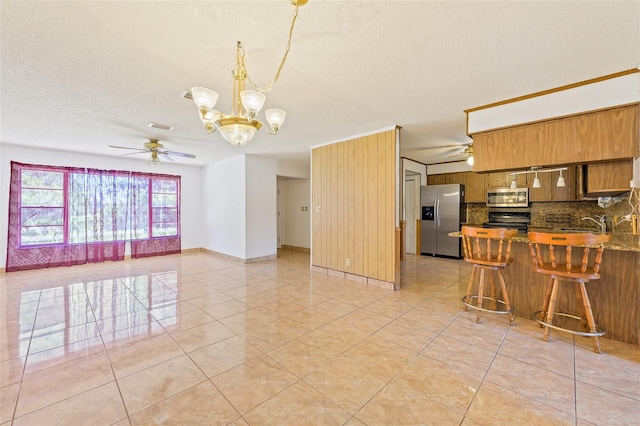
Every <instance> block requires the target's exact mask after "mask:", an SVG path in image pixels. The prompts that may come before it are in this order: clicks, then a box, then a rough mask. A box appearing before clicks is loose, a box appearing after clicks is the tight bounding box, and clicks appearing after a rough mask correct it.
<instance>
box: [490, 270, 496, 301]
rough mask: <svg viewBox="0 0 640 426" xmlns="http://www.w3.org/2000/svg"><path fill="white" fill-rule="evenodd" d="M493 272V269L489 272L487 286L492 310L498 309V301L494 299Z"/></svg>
mask: <svg viewBox="0 0 640 426" xmlns="http://www.w3.org/2000/svg"><path fill="white" fill-rule="evenodd" d="M493 271H494V269H491V270H490V271H489V285H490V286H491V298H492V299H493V302H492V303H493V309H498V299H497V298H496V284H495V282H494V281H493Z"/></svg>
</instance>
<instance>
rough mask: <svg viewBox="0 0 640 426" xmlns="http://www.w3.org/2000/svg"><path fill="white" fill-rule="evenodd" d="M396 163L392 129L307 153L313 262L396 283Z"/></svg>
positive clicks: (324, 266)
mask: <svg viewBox="0 0 640 426" xmlns="http://www.w3.org/2000/svg"><path fill="white" fill-rule="evenodd" d="M396 161H397V159H396V132H395V130H390V131H387V132H383V133H378V134H375V135H369V136H364V137H361V138H357V139H353V140H349V141H345V142H339V143H335V144H332V145H326V146H322V147H319V148H315V149H313V150H312V151H311V164H312V176H311V186H312V194H311V199H312V211H313V216H312V221H313V222H312V233H313V241H312V244H311V263H312V265H313V266H318V267H321V268H329V269H332V270H335V271H343V272H346V273H349V274H354V275H359V276H363V277H367V278H374V279H376V280H381V281H386V282H390V283H393V282H395V280H396V272H397V271H396V262H395V256H396V253H395V251H396V247H395V246H396V242H395V238H396V237H395V232H396V224H395V223H396V222H395V221H396V218H395V212H396V179H397V177H396ZM347 259H348V260H349V265H347Z"/></svg>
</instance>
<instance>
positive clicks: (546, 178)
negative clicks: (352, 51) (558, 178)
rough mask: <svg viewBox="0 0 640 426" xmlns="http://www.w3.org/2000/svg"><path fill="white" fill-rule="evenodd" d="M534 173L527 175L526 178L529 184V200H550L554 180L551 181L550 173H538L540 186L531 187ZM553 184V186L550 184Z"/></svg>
mask: <svg viewBox="0 0 640 426" xmlns="http://www.w3.org/2000/svg"><path fill="white" fill-rule="evenodd" d="M534 179H535V175H533V174H532V175H531V176H529V179H527V182H528V185H529V201H551V199H552V195H553V188H554V187H555V182H554V183H553V184H552V183H551V173H538V179H540V184H541V185H542V186H541V187H540V188H534V187H533V180H534ZM552 185H553V186H552Z"/></svg>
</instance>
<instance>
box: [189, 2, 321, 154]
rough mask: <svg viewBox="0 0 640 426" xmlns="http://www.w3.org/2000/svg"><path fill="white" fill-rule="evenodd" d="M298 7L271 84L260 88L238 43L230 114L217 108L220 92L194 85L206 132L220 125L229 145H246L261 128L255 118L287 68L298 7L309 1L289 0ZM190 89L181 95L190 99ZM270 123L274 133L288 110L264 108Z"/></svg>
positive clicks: (221, 132)
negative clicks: (267, 93) (250, 86)
mask: <svg viewBox="0 0 640 426" xmlns="http://www.w3.org/2000/svg"><path fill="white" fill-rule="evenodd" d="M289 1H290V3H291V4H292V5H293V6H294V7H295V10H294V12H293V18H292V20H291V25H290V27H289V38H288V40H287V46H286V49H285V53H284V56H283V57H282V60H281V61H280V65H279V67H278V69H277V71H276V74H275V76H274V77H273V80H272V81H271V83H269V84H268V85H267V86H265V87H258V86H257V85H256V84H255V83H254V82H253V81H252V80H251V78H250V77H249V75H248V73H247V68H246V66H245V61H244V57H245V52H244V48H243V47H242V43H241V42H238V43H237V45H236V69H234V70H233V71H232V72H231V75H232V76H233V98H232V109H231V114H229V115H224V114H221V113H220V112H219V111H217V110H214V109H213V107H214V106H215V104H216V102H217V101H218V93H217V92H215V91H213V90H211V89H208V88H206V87H192V88H191V93H190V95H191V98H192V99H193V102H194V103H195V104H196V105H197V106H198V112H199V115H200V120H201V121H202V123H203V124H204V127H205V129H206V130H207V132H209V133H212V132H214V131H215V128H217V129H218V130H219V131H220V134H221V135H222V137H223V138H224V139H225V140H227V141H228V142H229V143H230V144H232V145H235V146H243V145H246V144H247V143H248V142H249V141H250V140H251V139H253V136H254V135H255V134H256V133H257V132H258V130H260V127H262V123H261V122H260V121H258V120H256V119H255V117H256V115H257V114H258V113H259V112H260V111H261V110H262V107H263V106H264V103H265V100H266V96H265V95H264V93H265V92H269V91H270V90H271V89H272V88H273V85H274V84H275V83H276V81H278V78H279V77H280V72H281V71H282V68H283V67H284V64H285V62H286V60H287V55H288V54H289V49H290V48H291V38H292V36H293V28H294V27H295V23H296V19H297V17H298V8H299V7H300V6H302V5H304V4H306V3H307V1H308V0H289ZM246 81H248V82H249V83H250V84H251V85H252V86H253V89H254V90H245V83H246ZM188 95H189V92H184V93H183V94H182V96H183V97H184V98H187V99H188V98H189V96H188ZM265 115H266V118H267V122H268V123H269V127H270V129H269V130H268V133H270V134H273V135H275V134H276V133H278V130H279V129H280V127H281V126H282V124H283V123H284V119H285V117H286V113H285V112H284V111H283V110H281V109H275V108H271V109H268V110H266V111H265Z"/></svg>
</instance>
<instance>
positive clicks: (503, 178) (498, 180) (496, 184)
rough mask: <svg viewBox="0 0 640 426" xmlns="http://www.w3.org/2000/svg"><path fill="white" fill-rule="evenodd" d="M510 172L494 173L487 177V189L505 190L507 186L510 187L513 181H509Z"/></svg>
mask: <svg viewBox="0 0 640 426" xmlns="http://www.w3.org/2000/svg"><path fill="white" fill-rule="evenodd" d="M509 177H510V176H509V173H508V172H494V173H489V176H488V177H487V187H489V188H504V187H505V186H509V185H510V184H511V180H508V181H507V179H509Z"/></svg>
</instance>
